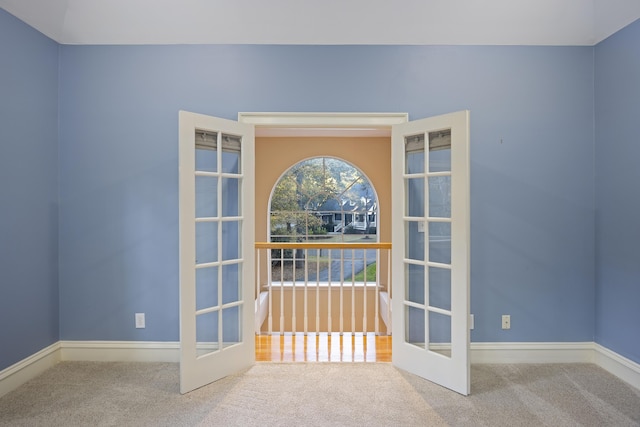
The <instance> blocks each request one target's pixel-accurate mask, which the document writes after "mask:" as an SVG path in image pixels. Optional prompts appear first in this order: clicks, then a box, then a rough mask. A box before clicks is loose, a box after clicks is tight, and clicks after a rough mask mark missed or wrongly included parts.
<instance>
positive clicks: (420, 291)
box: [405, 264, 425, 304]
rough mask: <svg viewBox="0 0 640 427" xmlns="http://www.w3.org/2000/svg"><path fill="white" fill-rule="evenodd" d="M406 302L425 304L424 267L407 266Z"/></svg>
mask: <svg viewBox="0 0 640 427" xmlns="http://www.w3.org/2000/svg"><path fill="white" fill-rule="evenodd" d="M405 269H406V270H405V277H406V278H405V280H406V286H405V290H406V295H405V300H407V301H411V302H415V303H417V304H424V303H425V300H424V269H425V267H424V265H415V264H406V265H405Z"/></svg>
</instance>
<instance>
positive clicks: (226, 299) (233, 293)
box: [222, 264, 242, 304]
mask: <svg viewBox="0 0 640 427" xmlns="http://www.w3.org/2000/svg"><path fill="white" fill-rule="evenodd" d="M240 272H241V269H240V264H227V265H223V266H222V304H229V303H232V302H236V301H240V299H241V298H242V287H241V286H240V284H241V283H242V281H241V280H240V274H241V273H240Z"/></svg>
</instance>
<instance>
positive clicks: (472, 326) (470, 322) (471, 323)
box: [469, 314, 476, 329]
mask: <svg viewBox="0 0 640 427" xmlns="http://www.w3.org/2000/svg"><path fill="white" fill-rule="evenodd" d="M475 324H476V322H475V320H474V318H473V314H470V315H469V329H473V328H474V327H475Z"/></svg>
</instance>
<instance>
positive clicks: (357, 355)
mask: <svg viewBox="0 0 640 427" xmlns="http://www.w3.org/2000/svg"><path fill="white" fill-rule="evenodd" d="M256 361H258V362H391V336H388V335H379V336H376V335H375V334H374V333H367V334H362V333H359V334H358V333H356V334H351V333H345V334H344V335H340V334H339V333H337V332H335V333H331V334H329V333H326V332H324V333H322V332H321V333H320V334H318V335H316V334H315V333H313V334H309V335H306V336H305V335H304V334H303V333H296V334H292V333H285V334H284V335H276V334H274V335H271V336H269V335H256Z"/></svg>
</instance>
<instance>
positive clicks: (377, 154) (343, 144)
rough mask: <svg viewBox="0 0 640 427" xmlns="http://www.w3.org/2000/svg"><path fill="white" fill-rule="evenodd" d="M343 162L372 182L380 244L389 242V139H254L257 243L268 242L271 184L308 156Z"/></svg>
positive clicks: (272, 185)
mask: <svg viewBox="0 0 640 427" xmlns="http://www.w3.org/2000/svg"><path fill="white" fill-rule="evenodd" d="M318 156H329V157H336V158H340V159H342V160H345V161H347V162H349V163H351V164H352V165H354V166H356V167H357V168H358V169H360V170H361V171H362V172H363V173H364V174H365V175H366V176H367V177H368V178H369V180H370V181H371V184H373V187H374V188H375V190H376V193H377V196H378V203H379V209H380V210H379V217H380V222H379V226H378V227H379V233H380V241H382V242H390V241H391V138H384V137H381V138H290V137H289V138H256V159H255V162H256V206H255V208H256V240H257V241H263V242H266V241H268V225H267V224H268V222H267V218H268V212H267V209H268V206H269V197H270V196H271V191H272V190H273V187H274V185H275V184H276V182H277V181H278V179H279V178H280V176H282V174H283V173H284V172H285V171H286V170H287V169H289V168H290V167H291V166H293V165H295V164H296V163H298V162H300V161H302V160H304V159H308V158H310V157H318Z"/></svg>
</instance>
